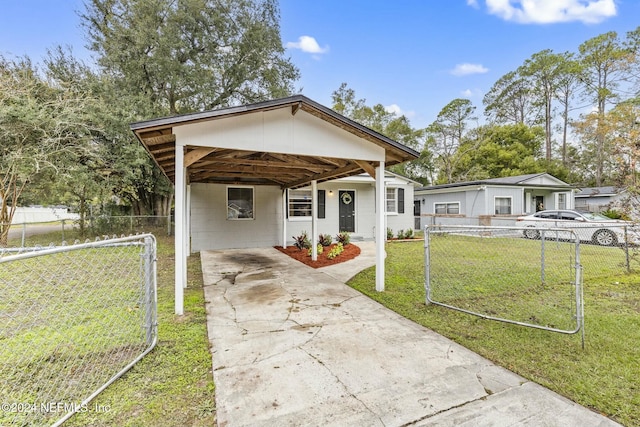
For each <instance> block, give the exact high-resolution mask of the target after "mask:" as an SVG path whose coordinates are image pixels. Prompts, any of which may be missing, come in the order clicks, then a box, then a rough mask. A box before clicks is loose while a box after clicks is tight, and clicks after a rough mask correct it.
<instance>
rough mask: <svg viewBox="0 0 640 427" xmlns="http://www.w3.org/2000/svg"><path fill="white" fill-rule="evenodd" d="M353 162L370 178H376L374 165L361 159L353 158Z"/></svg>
mask: <svg viewBox="0 0 640 427" xmlns="http://www.w3.org/2000/svg"><path fill="white" fill-rule="evenodd" d="M354 162H355V163H356V164H357V165H358V166H360V167H361V168H362V169H363V170H364V171H365V172H366V173H368V174H369V175H370V176H371V178H373V179H376V167H375V166H374V165H372V164H371V163H369V162H365V161H363V160H354Z"/></svg>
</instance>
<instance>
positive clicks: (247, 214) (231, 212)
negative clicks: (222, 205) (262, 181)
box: [227, 187, 254, 220]
mask: <svg viewBox="0 0 640 427" xmlns="http://www.w3.org/2000/svg"><path fill="white" fill-rule="evenodd" d="M253 211H254V197H253V187H227V219H234V220H235V219H253Z"/></svg>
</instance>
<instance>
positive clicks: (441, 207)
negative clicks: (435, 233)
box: [434, 202, 460, 215]
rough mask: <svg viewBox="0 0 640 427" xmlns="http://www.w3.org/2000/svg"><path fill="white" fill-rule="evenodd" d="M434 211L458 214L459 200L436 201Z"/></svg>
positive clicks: (439, 213) (440, 213) (442, 213)
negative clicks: (451, 201)
mask: <svg viewBox="0 0 640 427" xmlns="http://www.w3.org/2000/svg"><path fill="white" fill-rule="evenodd" d="M434 211H435V213H436V215H458V214H459V213H460V202H453V203H436V204H435V206H434Z"/></svg>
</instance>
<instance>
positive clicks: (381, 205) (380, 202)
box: [376, 161, 387, 292]
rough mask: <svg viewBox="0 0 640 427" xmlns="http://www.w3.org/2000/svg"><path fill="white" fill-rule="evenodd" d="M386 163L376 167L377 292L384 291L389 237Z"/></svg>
mask: <svg viewBox="0 0 640 427" xmlns="http://www.w3.org/2000/svg"><path fill="white" fill-rule="evenodd" d="M385 202H386V192H385V188H384V162H383V161H381V162H380V165H378V167H376V205H377V206H376V291H378V292H382V291H384V259H385V252H384V244H385V238H386V236H387V233H386V230H385V224H384V219H385V212H384V211H385V204H386V203H385Z"/></svg>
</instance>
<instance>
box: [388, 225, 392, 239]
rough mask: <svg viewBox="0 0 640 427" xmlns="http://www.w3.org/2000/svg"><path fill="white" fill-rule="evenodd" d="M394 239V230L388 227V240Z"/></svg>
mask: <svg viewBox="0 0 640 427" xmlns="http://www.w3.org/2000/svg"><path fill="white" fill-rule="evenodd" d="M391 239H393V230H392V229H390V228H389V227H387V240H391Z"/></svg>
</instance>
